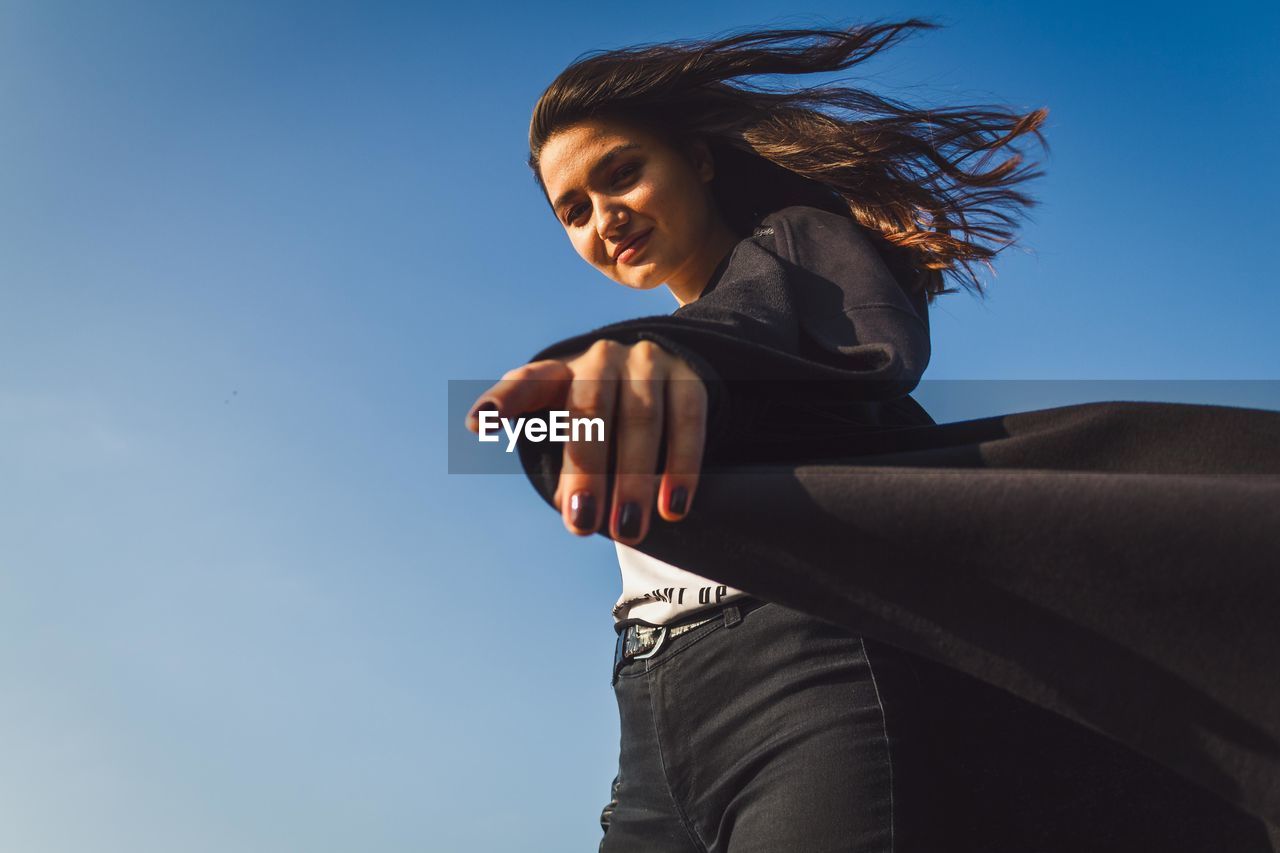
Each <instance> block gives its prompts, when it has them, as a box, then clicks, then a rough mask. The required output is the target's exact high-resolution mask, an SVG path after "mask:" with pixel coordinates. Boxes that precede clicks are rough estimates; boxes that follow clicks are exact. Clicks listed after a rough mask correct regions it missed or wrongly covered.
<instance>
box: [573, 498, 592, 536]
mask: <svg viewBox="0 0 1280 853" xmlns="http://www.w3.org/2000/svg"><path fill="white" fill-rule="evenodd" d="M569 523H570V524H572V525H573V526H574V527H576V528H578V529H579V530H590V529H591V528H593V527H595V526H596V497H595V495H593V494H591V493H590V492H587V491H579V492H574V493H573V494H572V495H569Z"/></svg>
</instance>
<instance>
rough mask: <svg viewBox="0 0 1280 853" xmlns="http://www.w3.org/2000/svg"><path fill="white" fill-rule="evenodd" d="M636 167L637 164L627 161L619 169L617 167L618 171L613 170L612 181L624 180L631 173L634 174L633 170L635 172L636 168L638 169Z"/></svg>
mask: <svg viewBox="0 0 1280 853" xmlns="http://www.w3.org/2000/svg"><path fill="white" fill-rule="evenodd" d="M638 168H639V167H638V166H636V164H635V163H628V164H627V165H626V166H623V167H622V168H621V169H619V170H618V171H616V172H614V174H613V181H614V183H617V182H619V181H625V180H626V179H627V178H629V177H631V176H632V175H634V174H635V172H636V169H638Z"/></svg>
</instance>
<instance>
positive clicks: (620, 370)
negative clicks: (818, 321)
mask: <svg viewBox="0 0 1280 853" xmlns="http://www.w3.org/2000/svg"><path fill="white" fill-rule="evenodd" d="M487 407H489V408H495V409H496V410H497V413H498V415H499V416H500V417H503V418H509V419H511V420H513V421H514V419H515V418H516V417H517V416H519V415H520V414H522V413H525V412H532V411H537V410H539V409H552V410H567V411H568V412H569V418H570V419H573V418H601V419H603V421H604V440H603V441H588V440H585V438H586V435H585V434H586V433H588V432H589V431H587V430H584V431H583V434H581V435H580V436H579V440H577V441H572V440H571V441H566V442H565V445H564V464H563V467H562V469H561V472H560V482H559V484H558V485H557V487H556V493H555V502H556V504H557V505H558V506H559V507H560V514H561V517H562V518H563V519H564V523H565V526H566V527H568V528H569V530H570V531H572V532H573V533H577V534H579V535H581V536H587V535H589V534H591V533H594V532H595V531H596V530H597V529H598V528H599V527H600V525H601V522H602V519H601V518H600V509H601V508H602V507H603V506H604V505H605V502H604V500H603V499H602V498H603V496H604V493H605V484H606V473H607V470H608V464H609V451H610V441H612V442H613V444H614V452H615V455H616V460H615V468H614V471H615V476H614V483H613V501H612V506H613V513H612V517H611V518H610V519H608V523H607V527H606V529H607V530H608V533H609V535H610V536H612V537H613V538H614V539H616V540H618V541H620V542H623V543H626V544H629V545H634V544H636V543H638V542H640V541H641V540H642V539H644V537H645V535H646V534H647V533H648V532H649V519H650V513H651V510H652V509H653V507H654V497H655V493H656V495H657V497H658V501H657V508H658V512H659V514H660V515H661V516H662V517H663V518H664V519H666V520H667V521H678V520H680V519H681V518H683V517H684V516H685V515H686V514H687V513H688V512H689V507H690V506H691V505H692V502H693V494H694V491H695V490H696V488H697V485H698V473H699V471H700V470H701V468H702V451H703V444H704V442H705V440H706V427H707V389H706V386H705V385H704V384H703V383H702V380H700V379H699V378H698V376H697V374H695V373H694V372H693V369H692V368H691V367H689V364H688V363H687V362H686V361H684V359H681V358H679V357H677V356H674V355H672V354H671V353H669V352H667V351H666V350H664V349H662V347H660V346H658V345H657V344H655V343H653V342H651V341H640V342H639V343H636V344H622V343H618V342H617V341H610V340H598V341H596V342H595V343H594V344H592V345H591V347H590V348H589V349H587V350H585V351H583V352H580V353H577V354H575V355H571V356H565V357H561V358H553V359H545V360H543V361H534V362H530V363H529V364H526V365H523V366H522V367H518V368H516V369H515V370H512V371H509V372H508V373H507V374H506V375H504V376H503V377H502V380H501V381H499V382H498V383H497V384H496V385H494V386H493V387H492V388H490V389H489V390H488V391H485V392H484V393H483V394H481V395H480V398H479V399H478V400H476V403H475V404H474V405H473V406H472V409H471V412H470V414H468V415H467V428H468V429H469V430H471V431H472V432H479V417H478V413H479V411H480V410H481V409H484V408H487ZM664 434H665V435H666V441H667V448H666V464H665V465H664V466H663V472H662V474H661V477H660V478H659V476H658V475H657V474H655V473H654V472H655V471H656V470H657V465H658V446H659V442H660V441H661V439H662V437H663V435H664Z"/></svg>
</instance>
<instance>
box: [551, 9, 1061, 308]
mask: <svg viewBox="0 0 1280 853" xmlns="http://www.w3.org/2000/svg"><path fill="white" fill-rule="evenodd" d="M934 26H935V25H934V24H932V23H929V22H927V21H922V20H918V19H914V18H913V19H910V20H907V21H901V22H897V23H876V24H869V25H864V26H858V27H853V28H850V29H768V30H757V31H752V32H746V33H742V34H739V35H733V36H728V37H725V38H719V39H714V40H705V41H680V42H669V43H665V44H657V45H645V46H638V47H630V48H623V49H619V50H610V51H600V52H593V53H589V54H586V55H584V56H583V57H581V58H579V59H578V60H576V61H575V62H573V63H572V64H571V65H570V66H569V67H567V68H566V69H565V70H564V71H563V72H561V74H560V75H559V76H558V77H557V78H556V79H555V80H554V81H553V82H552V83H551V85H550V86H548V87H547V89H546V91H545V92H544V93H543V94H542V96H541V97H540V98H539V99H538V102H537V104H536V105H535V107H534V110H533V118H532V121H531V122H530V126H529V152H530V154H529V165H530V167H531V168H532V169H533V172H534V176H535V178H536V179H537V180H538V183H539V185H540V186H542V178H541V174H540V172H539V156H540V154H541V151H542V147H543V145H544V144H545V143H546V141H547V140H548V139H549V138H550V137H551V135H553V134H554V133H555V132H556V131H557V130H559V129H562V128H566V127H568V126H570V125H572V124H574V123H575V122H578V121H582V120H584V119H588V118H609V119H618V120H622V121H631V122H637V123H640V124H643V125H644V126H646V127H648V128H649V129H651V130H653V131H655V132H658V133H660V134H662V135H663V136H665V137H666V138H668V139H669V140H670V141H672V142H674V143H680V142H683V141H688V140H691V139H694V138H702V139H704V140H706V141H707V142H708V144H709V145H710V146H711V149H712V152H713V154H714V156H715V160H716V164H717V168H716V171H717V174H716V178H715V180H714V181H713V183H712V192H713V193H714V195H715V197H716V201H717V203H718V204H719V206H720V209H721V210H722V212H723V213H724V215H725V217H726V219H728V220H729V222H730V224H731V226H733V227H734V228H735V229H736V230H739V231H742V232H744V233H748V232H749V226H750V223H751V222H754V221H756V220H757V219H758V218H759V217H761V216H763V215H766V214H768V213H770V212H772V211H774V210H777V209H780V208H782V207H785V206H787V205H791V204H809V205H813V206H817V207H823V208H825V209H828V210H833V211H836V212H840V213H844V214H846V215H850V216H852V217H853V218H854V219H855V220H856V221H857V222H858V223H860V224H861V225H863V226H864V227H865V228H867V229H868V230H869V231H870V232H871V235H872V236H873V237H875V238H877V241H878V242H879V243H880V245H881V248H882V250H883V251H884V253H885V255H886V259H887V260H889V262H890V265H891V266H892V267H894V269H895V272H898V273H899V277H900V279H901V280H905V281H910V282H913V283H914V287H916V288H923V289H924V291H925V293H926V294H927V295H928V297H929V298H930V299H932V298H933V297H935V296H936V295H938V294H940V293H948V292H954V291H955V288H948V287H946V283H945V279H948V278H949V279H951V280H952V281H953V282H955V283H958V284H959V285H961V286H962V287H964V288H965V289H969V290H972V291H975V292H977V293H979V294H981V293H982V290H983V288H982V282H981V281H980V280H979V278H978V276H977V275H976V274H975V272H974V266H975V265H976V264H985V265H988V266H989V265H990V261H991V259H992V258H993V257H994V256H995V255H996V254H997V253H998V252H999V251H1001V250H1002V249H1004V248H1006V247H1008V246H1009V245H1011V244H1012V243H1013V241H1014V234H1015V231H1016V229H1017V225H1018V222H1019V219H1020V217H1021V216H1022V215H1023V214H1024V213H1025V209H1026V208H1028V207H1030V206H1031V205H1032V204H1034V200H1033V199H1032V198H1031V197H1030V196H1028V195H1026V194H1025V193H1024V192H1023V191H1022V190H1021V189H1020V187H1021V186H1022V185H1023V184H1024V183H1025V182H1026V181H1028V180H1030V179H1032V178H1035V177H1038V176H1039V175H1040V174H1041V173H1040V172H1039V171H1036V170H1035V164H1034V163H1024V158H1023V152H1022V150H1021V146H1022V144H1023V143H1025V142H1026V141H1028V140H1033V141H1034V142H1035V143H1037V144H1038V145H1039V146H1040V148H1041V149H1042V150H1047V145H1046V143H1045V140H1044V138H1043V136H1042V135H1041V132H1040V131H1041V126H1042V125H1043V123H1044V121H1045V117H1046V115H1047V114H1048V111H1047V110H1045V109H1038V110H1035V111H1033V112H1029V113H1019V112H1016V111H1013V110H1010V109H1008V108H1004V107H999V106H956V107H949V108H945V109H925V108H918V107H914V106H912V105H910V104H907V103H904V102H903V101H900V100H896V99H893V98H889V97H885V96H882V95H877V94H874V93H872V92H870V91H867V90H866V89H861V88H855V87H852V86H844V85H825V86H810V87H793V88H786V87H782V86H779V85H777V84H775V83H771V82H770V83H765V82H761V81H760V80H758V79H753V78H759V77H761V76H765V75H768V76H771V77H777V76H779V75H801V74H812V73H820V72H835V71H843V70H846V69H849V68H852V67H853V66H855V65H857V64H859V63H861V62H864V61H866V60H868V59H870V58H871V57H872V56H875V55H876V54H877V53H879V52H880V51H882V50H884V49H886V48H888V47H890V46H892V45H894V44H896V43H897V42H899V41H901V40H902V39H903V38H905V37H906V36H908V35H910V34H911V33H912V32H913V31H916V30H923V29H929V28H933V27H934ZM545 189H546V188H545V186H543V190H544V193H545Z"/></svg>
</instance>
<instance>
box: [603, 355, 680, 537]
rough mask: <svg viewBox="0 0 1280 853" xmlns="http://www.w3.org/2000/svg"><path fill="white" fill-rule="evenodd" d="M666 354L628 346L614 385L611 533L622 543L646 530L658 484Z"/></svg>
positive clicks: (641, 535) (642, 534)
mask: <svg viewBox="0 0 1280 853" xmlns="http://www.w3.org/2000/svg"><path fill="white" fill-rule="evenodd" d="M667 364H668V361H667V358H666V357H665V353H663V352H662V351H661V350H660V349H658V347H657V345H656V344H653V343H650V342H649V341H641V342H640V343H638V344H636V345H635V346H633V347H631V348H630V350H629V352H628V358H627V361H626V364H625V365H624V367H623V369H622V375H621V377H620V381H619V384H618V410H617V415H616V417H615V420H614V433H613V442H614V445H615V447H614V454H615V457H616V465H617V468H616V471H617V474H616V476H615V478H614V488H613V517H612V519H611V525H610V529H611V533H612V536H613V538H614V539H616V540H618V541H620V542H623V543H624V544H628V545H631V544H636V543H638V542H640V541H641V540H642V539H644V537H645V534H646V533H648V530H649V515H650V511H651V508H652V507H653V503H654V493H655V491H656V489H657V480H658V478H657V476H656V474H655V471H656V469H657V466H658V444H659V442H660V441H661V439H662V430H663V409H664V404H665V401H664V394H663V384H664V383H665V381H666V378H667V377H666V369H667Z"/></svg>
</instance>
